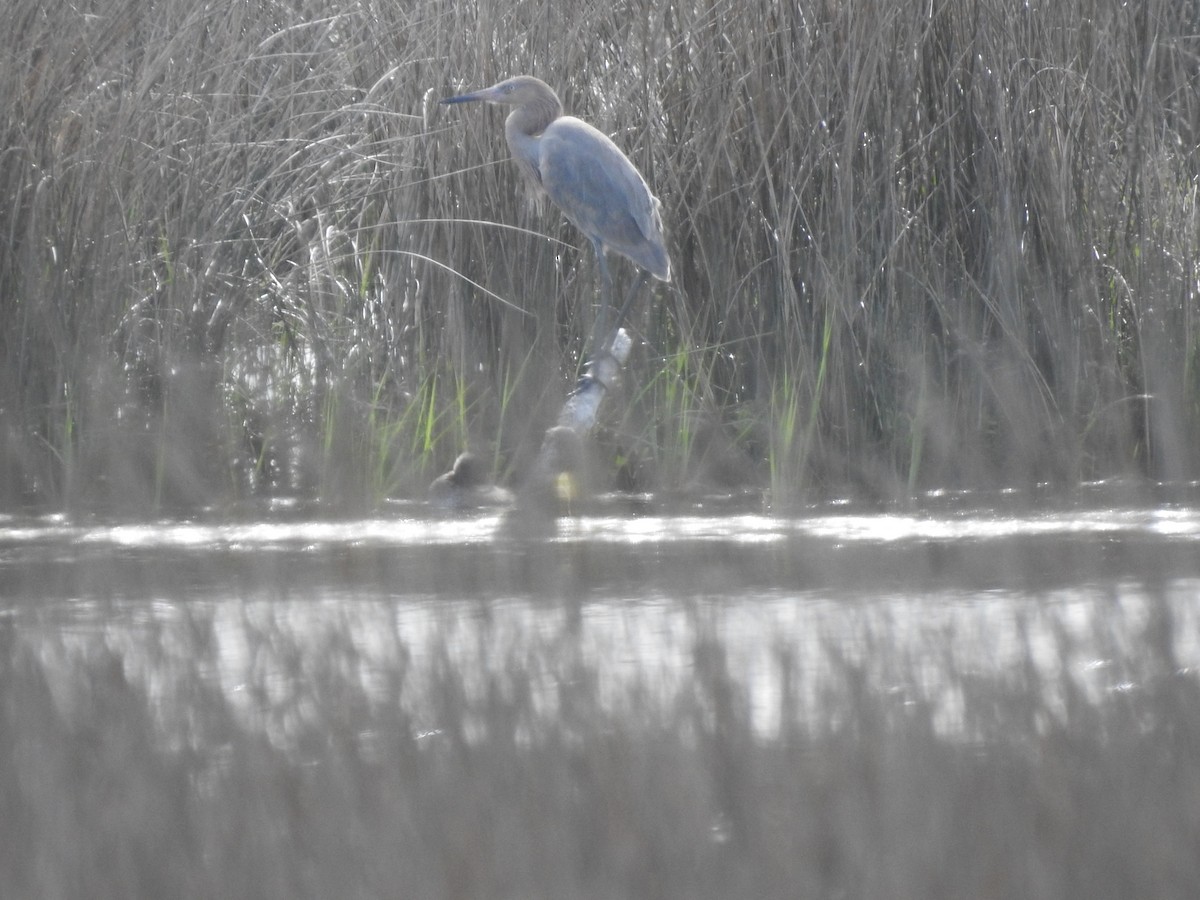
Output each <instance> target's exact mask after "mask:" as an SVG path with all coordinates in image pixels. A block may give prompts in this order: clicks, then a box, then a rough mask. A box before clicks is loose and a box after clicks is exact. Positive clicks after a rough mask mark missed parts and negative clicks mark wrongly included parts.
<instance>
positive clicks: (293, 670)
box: [0, 509, 1200, 733]
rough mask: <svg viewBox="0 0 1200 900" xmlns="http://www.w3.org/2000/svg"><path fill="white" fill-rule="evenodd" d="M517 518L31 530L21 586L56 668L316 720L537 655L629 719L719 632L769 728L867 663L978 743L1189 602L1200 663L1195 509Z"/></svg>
mask: <svg viewBox="0 0 1200 900" xmlns="http://www.w3.org/2000/svg"><path fill="white" fill-rule="evenodd" d="M499 522H500V519H499V517H497V516H495V515H486V516H476V517H470V518H428V517H426V516H423V515H421V516H418V515H410V516H400V517H396V518H375V519H365V520H355V521H319V522H313V521H259V522H248V523H234V524H229V523H219V524H212V523H202V522H199V523H198V522H159V523H140V524H128V523H122V524H100V525H79V524H74V523H71V522H68V521H67V520H65V519H62V518H48V519H38V520H31V521H17V520H10V521H8V522H7V523H5V527H4V528H3V530H0V548H2V550H0V583H3V584H4V585H5V586H6V591H5V593H6V596H8V597H9V598H10V600H9V605H8V613H7V614H8V616H9V619H10V623H11V624H12V625H13V626H15V628H16V631H17V633H18V634H19V635H20V637H21V640H22V641H24V642H26V643H27V644H29V645H30V646H31V647H35V648H37V653H38V654H39V656H40V657H41V658H43V660H44V661H46V662H47V663H49V668H50V669H51V670H53V669H54V667H55V665H54V662H53V660H54V658H55V656H56V654H65V655H66V656H69V655H70V654H72V653H82V652H86V650H85V648H86V647H87V645H88V644H89V643H92V642H98V643H100V644H102V645H103V646H105V647H106V648H109V649H111V650H116V651H119V654H120V656H121V658H122V659H123V661H124V666H125V668H126V672H127V674H128V675H129V676H130V677H131V678H133V679H134V680H136V681H137V682H138V683H140V684H142V685H143V686H144V687H145V689H146V690H147V692H148V693H149V694H150V695H151V696H153V697H155V698H157V699H158V701H159V703H160V706H161V708H163V709H169V708H171V707H172V706H177V705H179V704H186V698H184V697H181V696H180V695H179V692H180V690H182V689H181V688H180V687H179V686H177V685H173V683H172V681H173V675H174V674H179V673H182V674H183V675H185V676H188V677H190V676H191V675H193V674H195V673H194V669H193V667H194V666H195V665H203V666H204V667H206V671H207V676H208V677H209V678H210V679H211V680H212V682H213V683H214V684H215V685H218V686H219V688H220V690H221V692H222V693H223V695H224V696H225V697H226V698H227V700H228V701H229V703H230V704H231V708H233V709H236V710H238V711H239V712H240V714H241V715H242V716H243V717H244V720H245V721H246V722H251V721H253V720H254V719H255V717H258V716H261V717H262V720H263V723H264V724H271V723H272V722H275V723H276V724H278V722H277V721H276V720H279V721H287V720H288V717H289V716H296V715H302V709H290V710H289V697H291V696H292V695H293V694H294V693H295V692H296V691H297V689H298V686H299V685H303V684H305V683H311V682H312V681H313V680H314V679H316V678H317V676H318V674H320V673H319V672H317V671H315V669H319V670H321V671H322V672H324V671H325V670H326V668H327V667H329V666H331V665H335V664H336V665H339V666H341V667H342V669H341V671H340V672H339V673H338V675H339V677H341V678H346V679H350V680H352V681H353V682H354V683H355V684H356V685H357V687H358V688H360V689H361V692H362V696H363V697H364V698H366V699H367V700H375V701H379V702H382V701H383V699H384V698H385V697H390V696H392V694H391V693H388V692H387V691H383V688H384V687H388V686H389V685H388V679H389V678H396V677H402V678H403V679H404V682H405V689H404V695H405V698H406V702H407V703H408V704H409V713H410V714H412V715H413V716H416V717H418V718H419V717H421V716H422V715H426V716H428V715H429V713H428V710H423V709H422V708H421V704H422V703H423V702H424V700H425V699H427V698H428V696H429V694H430V692H431V691H432V687H431V684H432V682H433V680H434V679H435V678H436V675H437V670H438V667H439V666H442V667H444V666H447V665H449V666H451V667H453V668H455V669H457V670H459V671H462V672H466V673H477V677H475V678H474V679H471V678H468V679H467V680H466V682H464V685H463V687H464V689H465V690H468V691H475V692H485V691H486V690H488V689H489V686H491V685H492V681H491V680H490V679H492V678H493V676H494V675H495V674H496V673H497V672H503V671H505V669H506V667H510V666H512V665H513V664H515V663H519V664H520V665H521V666H522V667H523V668H524V669H527V670H528V672H529V673H531V674H530V681H529V684H528V685H527V688H528V690H530V691H533V692H534V693H535V694H536V695H537V696H538V697H539V708H541V709H543V710H545V711H546V712H547V713H548V714H552V713H553V712H554V709H555V700H554V696H555V693H556V692H557V691H559V690H561V687H562V684H563V681H564V679H567V680H569V677H570V676H569V673H570V672H572V671H580V670H587V671H590V672H593V673H594V677H595V679H596V680H597V684H596V686H597V689H598V692H599V694H598V695H599V696H600V697H602V698H604V700H605V702H606V703H609V704H611V705H615V704H619V703H620V702H621V698H622V697H623V696H626V695H627V694H628V692H629V691H630V690H637V691H642V692H650V693H652V694H654V695H656V696H659V697H661V698H670V697H672V696H675V695H677V694H679V693H680V692H681V691H684V690H685V689H686V686H687V684H688V682H689V680H690V679H691V678H692V677H693V676H694V672H693V667H694V666H695V653H696V648H697V647H698V646H701V645H703V644H704V643H705V642H706V641H710V640H717V641H719V642H720V644H721V646H722V651H723V653H724V665H726V666H727V667H728V671H729V672H730V673H731V674H733V675H734V676H735V677H736V679H737V681H738V682H739V683H740V684H741V685H743V688H744V690H745V692H746V700H747V703H748V706H749V709H750V710H751V711H752V717H753V721H754V724H755V727H756V728H757V729H759V730H760V731H761V732H763V733H773V732H776V731H778V729H779V728H780V727H781V726H782V725H783V724H786V723H787V722H790V721H792V720H793V719H798V720H803V721H808V722H809V723H810V724H811V719H812V715H813V713H814V711H816V710H818V709H825V708H826V706H827V704H825V703H824V699H825V698H824V697H823V694H822V691H823V690H824V685H823V680H822V679H823V677H824V676H825V675H827V674H828V673H829V672H830V671H831V667H833V668H837V667H842V668H844V667H845V666H847V665H852V666H855V667H858V668H860V669H861V670H862V671H863V672H864V673H865V674H867V675H868V676H869V677H870V680H871V683H872V684H874V686H875V688H876V689H879V690H901V687H900V684H901V683H902V682H903V681H904V680H905V678H907V677H908V676H909V675H911V674H912V672H913V671H918V672H919V675H920V677H919V678H918V679H917V680H916V683H915V684H907V685H905V686H904V687H903V690H904V691H907V692H912V691H919V692H920V696H913V697H912V698H911V700H912V702H921V703H930V704H933V705H934V706H936V708H937V709H938V721H939V722H940V723H941V726H942V727H944V728H946V729H948V730H951V731H953V730H956V729H961V728H962V726H963V723H962V721H961V704H960V703H959V702H958V700H957V699H956V697H955V691H956V688H957V685H958V682H959V680H960V678H961V675H962V673H964V672H974V673H990V674H996V673H1003V672H1005V671H1015V670H1017V669H1018V668H1019V667H1021V666H1023V665H1027V664H1029V663H1030V662H1032V663H1033V664H1034V665H1036V667H1037V668H1038V669H1039V671H1040V672H1041V673H1042V676H1043V677H1045V679H1046V682H1047V683H1048V684H1058V683H1059V682H1058V681H1057V679H1056V675H1057V673H1056V672H1055V671H1054V670H1055V667H1060V666H1063V665H1068V666H1071V667H1073V669H1074V670H1075V671H1074V675H1076V676H1078V679H1079V683H1080V684H1081V685H1083V686H1084V688H1085V689H1086V690H1087V691H1089V692H1091V693H1092V694H1093V695H1095V696H1097V697H1098V696H1099V695H1100V693H1102V692H1103V691H1106V690H1113V689H1115V684H1116V683H1115V682H1113V681H1112V678H1114V677H1117V676H1116V675H1114V672H1115V671H1116V669H1114V667H1113V666H1112V665H1110V664H1109V663H1110V659H1109V658H1110V657H1111V656H1114V655H1117V656H1119V655H1120V654H1121V653H1122V652H1124V651H1125V650H1126V649H1127V647H1128V644H1129V643H1130V642H1131V641H1134V640H1136V639H1137V636H1138V635H1141V634H1142V633H1143V632H1144V631H1145V629H1146V627H1147V622H1148V620H1149V619H1150V617H1151V616H1152V614H1153V610H1154V609H1155V608H1157V606H1158V605H1163V604H1165V607H1164V608H1165V609H1166V610H1167V612H1168V614H1169V616H1170V618H1171V621H1172V622H1173V623H1174V624H1175V627H1174V629H1173V631H1172V634H1173V637H1172V642H1173V643H1172V648H1171V651H1172V653H1173V654H1174V657H1175V658H1176V659H1177V660H1178V661H1179V662H1180V664H1181V665H1186V666H1194V665H1196V664H1197V662H1198V659H1197V653H1198V651H1197V646H1196V638H1195V635H1196V634H1197V633H1200V632H1198V631H1197V628H1196V624H1197V623H1196V621H1195V617H1196V611H1195V607H1194V604H1193V603H1191V602H1190V601H1191V600H1192V599H1193V598H1194V597H1195V596H1197V595H1198V593H1200V591H1198V588H1200V580H1198V577H1200V564H1198V562H1197V557H1198V556H1200V554H1197V552H1196V550H1197V547H1198V546H1200V515H1198V514H1197V512H1196V511H1194V510H1180V509H1151V510H1125V511H1105V512H1095V511H1093V512H1077V511H1072V512H1069V513H1053V514H1045V515H1036V516H1027V517H1014V516H990V515H982V514H962V515H952V516H941V517H939V516H921V515H851V514H826V515H814V516H811V517H808V518H792V519H781V518H773V517H769V516H763V515H739V516H731V517H720V518H718V517H711V516H700V515H692V516H671V517H662V516H644V517H640V518H604V517H595V518H574V519H563V520H560V522H559V527H558V531H557V535H554V536H551V537H550V538H549V539H548V540H547V541H544V542H538V543H522V542H510V541H505V540H497V539H495V534H496V530H497V527H498V525H499ZM201 638H202V640H203V641H204V642H205V644H206V646H204V647H202V648H197V647H196V646H194V644H195V642H196V641H197V640H199V639H201ZM881 648H886V652H883V653H880V652H879V651H880V650H881ZM1064 649H1066V650H1068V651H1069V653H1067V654H1066V655H1064ZM397 666H400V667H401V668H402V669H403V671H402V672H399V673H398V672H397ZM889 666H890V667H892V668H893V671H889ZM314 667H315V669H314ZM326 674H328V673H327V672H326ZM185 680H186V679H185ZM790 680H796V683H795V684H793V683H790ZM785 681H789V683H786V684H785V683H784V682H785ZM798 688H802V689H798ZM476 699H478V698H476ZM1046 699H1047V702H1052V699H1053V698H1046ZM282 710H287V714H286V715H284V714H283V713H282V712H281V711H282ZM273 727H274V726H273ZM431 727H432V726H431Z"/></svg>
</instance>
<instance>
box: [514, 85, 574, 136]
mask: <svg viewBox="0 0 1200 900" xmlns="http://www.w3.org/2000/svg"><path fill="white" fill-rule="evenodd" d="M562 111H563V109H562V104H561V103H560V102H559V100H558V97H556V96H554V94H550V95H549V96H545V97H538V98H537V99H536V100H528V101H526V102H525V103H522V104H521V105H520V106H518V107H517V108H516V109H514V110H513V111H512V112H511V113H509V114H508V118H507V119H505V120H504V133H505V135H506V136H507V137H508V139H509V140H510V141H511V140H512V139H513V136H514V135H524V136H525V137H536V136H537V135H539V134H541V133H542V132H543V131H545V130H546V126H547V125H549V124H550V123H551V122H553V121H554V120H555V119H557V118H558V117H559V116H561V115H562Z"/></svg>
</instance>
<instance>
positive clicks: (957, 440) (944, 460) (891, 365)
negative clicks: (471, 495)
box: [0, 0, 1200, 510]
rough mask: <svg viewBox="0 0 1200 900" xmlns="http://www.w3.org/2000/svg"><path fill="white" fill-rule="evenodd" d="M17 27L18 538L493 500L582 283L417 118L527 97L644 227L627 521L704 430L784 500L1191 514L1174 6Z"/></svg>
mask: <svg viewBox="0 0 1200 900" xmlns="http://www.w3.org/2000/svg"><path fill="white" fill-rule="evenodd" d="M12 7H13V8H12V10H11V14H10V17H9V19H10V25H9V27H8V28H6V29H5V32H4V34H3V36H2V37H0V85H2V87H0V92H2V95H0V99H2V102H0V110H2V111H3V112H2V113H0V117H2V118H0V130H2V131H3V135H4V140H3V147H4V151H3V152H4V156H3V166H2V168H0V226H2V229H3V233H4V235H5V241H4V243H3V247H2V248H0V302H2V305H0V396H2V397H3V398H4V399H3V425H2V428H3V435H2V440H0V476H2V477H0V485H3V488H2V489H3V491H4V502H5V503H7V504H10V505H11V504H14V503H18V502H49V503H56V504H57V503H63V502H66V503H72V504H78V505H87V506H105V505H114V506H125V507H128V508H130V509H135V510H136V509H147V508H152V507H160V508H161V507H164V506H174V505H179V506H194V505H197V504H213V503H221V502H224V501H232V500H237V499H239V498H242V497H245V496H248V495H252V494H254V493H256V492H260V491H269V492H281V491H282V492H295V493H305V494H311V495H316V496H318V497H320V498H321V499H324V500H327V501H330V502H333V503H338V502H345V503H367V504H370V503H373V502H376V501H378V500H379V499H380V496H379V495H380V494H381V493H388V494H390V493H397V492H398V493H411V492H416V491H417V490H419V489H420V487H421V485H422V484H423V483H424V479H425V478H426V476H427V475H428V474H430V473H432V472H434V471H436V470H438V469H439V468H441V467H444V466H445V465H447V464H448V463H449V461H450V459H452V458H453V456H454V455H455V454H456V453H457V452H458V451H459V450H461V449H462V445H463V443H464V442H478V443H482V444H484V445H486V446H490V447H494V448H495V454H496V458H497V460H498V466H497V469H498V470H501V471H511V470H512V469H513V468H514V467H516V468H519V462H518V461H519V458H520V457H521V455H522V454H521V451H523V450H524V449H525V448H526V447H527V445H528V444H530V443H536V435H537V434H538V432H539V430H540V429H541V428H542V427H544V426H545V425H546V424H547V422H548V421H549V420H550V418H551V417H552V416H553V413H554V410H555V409H556V407H557V404H558V403H559V402H560V401H561V397H562V395H563V393H564V391H565V390H566V389H567V388H568V386H569V385H570V383H571V381H572V379H573V377H574V374H575V372H576V371H577V368H578V364H579V357H580V346H581V342H582V340H583V336H584V335H586V334H587V333H588V326H589V321H590V316H591V307H592V305H593V302H594V300H595V295H594V272H593V265H594V264H593V261H592V260H591V259H590V256H589V252H590V251H588V250H587V249H586V248H584V247H583V246H582V244H583V242H582V241H581V239H580V237H579V235H578V234H576V233H575V232H573V231H572V229H571V228H570V227H569V226H567V225H566V224H565V223H564V222H563V221H562V220H561V217H560V216H558V215H557V214H556V213H554V212H553V211H545V212H543V213H541V214H539V213H537V212H535V211H533V210H532V209H530V208H528V207H527V206H526V205H525V204H524V201H523V200H522V199H521V197H520V190H519V185H518V179H517V178H516V177H515V173H514V170H513V168H512V167H511V166H510V165H509V164H508V163H507V162H506V160H505V157H506V149H505V148H504V146H503V141H502V137H501V127H500V126H501V120H500V116H499V115H498V114H496V113H495V112H494V111H489V110H472V111H470V112H469V113H465V112H462V111H458V112H456V113H454V114H447V113H446V112H445V111H444V110H441V109H439V108H438V107H437V105H436V100H437V98H438V97H440V96H442V95H443V94H445V93H448V92H450V91H451V90H452V89H454V88H456V87H458V86H459V85H461V84H463V83H469V84H482V83H490V82H492V81H494V80H497V79H498V78H499V77H501V76H504V75H508V74H511V73H513V72H518V71H532V72H534V73H535V74H539V75H541V76H543V77H545V78H546V79H547V80H549V81H550V82H552V83H553V84H554V85H556V86H557V87H558V88H559V89H560V91H561V94H562V96H563V99H564V101H565V103H566V106H567V108H568V109H569V110H571V111H573V112H576V113H578V114H580V115H582V116H584V117H586V118H588V119H590V120H592V121H594V122H595V123H596V124H597V125H598V126H599V127H601V128H602V129H604V130H606V131H610V132H613V133H614V134H615V135H616V137H617V139H618V141H619V143H620V144H621V145H622V146H623V147H624V148H626V150H627V151H628V152H629V153H630V155H631V156H632V158H633V159H634V160H635V162H636V163H637V164H638V166H639V167H640V168H641V169H642V170H643V171H644V172H645V174H646V176H647V178H648V180H649V181H650V183H651V184H652V185H653V186H654V188H655V190H656V192H657V193H658V194H659V195H660V196H661V198H662V200H663V202H664V205H665V209H664V213H665V215H664V218H665V220H666V221H667V222H668V223H669V229H670V246H671V251H672V255H673V258H674V262H675V271H676V273H677V278H676V280H675V282H674V283H673V284H672V285H671V286H669V287H664V286H660V287H659V288H658V289H657V291H656V293H655V295H654V297H653V299H652V300H648V301H645V302H644V303H643V305H642V308H641V309H640V310H638V311H637V313H636V314H635V318H634V323H635V325H636V327H637V329H638V331H639V333H640V334H641V336H643V337H645V338H646V340H647V342H648V345H647V346H648V350H647V352H646V353H644V354H642V355H641V356H640V358H639V359H640V361H639V362H638V365H637V367H636V368H635V369H634V370H633V371H631V372H630V373H629V375H628V381H629V382H630V383H632V384H633V385H635V386H637V387H638V388H639V389H640V387H641V386H643V385H650V384H656V383H657V384H659V385H662V384H666V383H667V382H668V381H669V380H670V379H672V378H675V377H677V374H676V372H675V369H674V367H675V366H676V365H677V363H678V361H679V360H681V359H682V360H686V362H687V365H688V372H687V374H686V375H685V376H684V378H685V381H687V382H688V383H689V389H688V392H687V395H685V396H681V395H678V394H672V393H671V392H670V391H664V390H659V389H657V388H655V389H650V390H645V391H639V390H638V389H635V393H634V396H635V398H636V399H635V401H634V402H636V403H637V404H640V405H641V409H637V410H633V411H632V412H630V416H631V418H630V420H629V421H630V422H632V423H633V430H632V432H630V433H622V432H620V431H617V432H616V433H615V434H614V435H613V436H612V439H611V442H610V446H611V448H613V452H614V453H615V452H618V451H619V452H625V448H626V446H627V445H628V444H629V443H630V442H633V443H637V444H639V445H640V446H643V447H645V448H648V452H647V453H646V454H645V455H644V458H643V459H642V461H641V463H640V466H639V471H640V472H641V473H642V474H641V475H640V476H639V477H640V478H641V479H642V480H643V481H644V483H646V484H649V485H652V486H661V485H678V484H680V483H682V482H684V481H686V480H687V479H688V478H690V474H689V472H690V468H689V464H688V461H689V456H690V453H691V450H690V447H691V438H690V435H689V432H688V430H687V427H688V426H687V424H686V423H688V422H689V421H692V420H693V419H695V418H696V417H697V416H702V417H703V418H704V420H705V421H707V422H710V423H711V424H712V426H713V427H714V428H717V429H725V436H726V438H727V439H728V440H729V441H731V442H732V443H734V444H735V445H736V446H737V449H738V451H739V452H742V453H744V454H748V455H749V456H750V457H751V458H752V459H753V460H754V463H755V465H756V466H757V467H758V469H757V470H758V471H761V470H762V469H764V468H765V469H767V470H769V473H770V475H769V481H770V483H771V485H772V486H773V487H775V488H776V489H778V490H780V491H782V492H785V493H788V492H790V493H792V494H794V495H803V494H804V493H805V492H809V491H814V490H815V491H834V492H843V491H849V492H851V493H864V494H871V495H876V496H884V497H893V496H902V495H905V494H907V493H911V492H913V491H916V490H919V489H921V488H923V487H928V486H931V485H936V486H944V485H955V486H961V487H971V486H974V487H981V486H993V485H997V484H1000V485H1014V484H1015V485H1024V484H1029V483H1034V482H1043V481H1050V482H1054V483H1057V484H1062V485H1066V486H1069V485H1070V484H1072V483H1074V482H1076V481H1077V480H1079V479H1088V478H1097V477H1104V476H1111V475H1129V474H1141V475H1146V476H1149V477H1151V478H1154V479H1158V480H1179V479H1188V478H1195V477H1196V474H1197V461H1198V454H1197V449H1196V448H1197V447H1200V427H1198V426H1200V403H1198V400H1197V397H1198V396H1200V391H1198V384H1200V382H1198V377H1197V371H1198V367H1197V353H1198V347H1200V325H1198V323H1197V316H1196V283H1197V271H1196V266H1197V260H1198V259H1200V247H1198V246H1197V235H1198V233H1200V230H1198V227H1197V202H1196V201H1197V194H1196V191H1197V188H1196V169H1195V166H1196V159H1197V154H1196V145H1197V142H1198V137H1197V134H1196V131H1195V123H1196V122H1197V121H1200V109H1197V103H1198V102H1200V101H1198V100H1197V97H1200V91H1198V90H1197V87H1198V85H1197V77H1198V76H1197V74H1196V69H1195V66H1194V65H1193V64H1192V63H1193V61H1194V58H1195V55H1196V50H1197V47H1196V41H1197V38H1196V37H1195V36H1196V35H1197V34H1198V33H1200V22H1197V21H1196V20H1195V18H1194V15H1195V10H1194V7H1193V6H1192V5H1190V4H1178V3H1170V2H1167V0H1149V2H1146V3H1140V4H1122V3H1117V2H1102V3H1099V4H1095V3H1083V2H1065V3H1055V4H1024V5H1021V4H1017V5H1014V4H1011V3H1002V2H996V0H969V2H954V3H934V4H929V3H925V2H904V3H866V4H863V3H853V4H847V3H833V4H828V3H825V4H805V3H800V4H778V3H774V2H766V0H763V2H760V3H751V4H750V5H749V6H747V5H746V4H745V3H743V2H740V0H739V2H737V3H734V2H720V0H718V2H712V3H701V4H691V5H688V4H678V3H655V4H649V3H645V4H641V5H638V4H635V5H634V6H632V7H628V6H621V5H619V4H606V3H589V4H585V5H584V6H582V7H580V8H579V9H577V10H574V11H572V12H571V13H569V14H568V13H567V12H566V11H565V10H564V9H563V8H562V7H561V6H559V5H556V4H553V3H547V2H544V0H512V2H509V3H507V4H501V5H499V6H496V5H492V4H488V3H466V4H462V3H457V4H448V3H445V2H442V0H423V2H416V3H408V4H398V3H390V2H378V0H367V2H362V3H356V4H351V5H349V6H345V5H341V6H337V5H326V4H323V3H301V4H289V3H276V2H263V3H252V4H239V5H237V6H236V7H235V8H224V7H220V8H218V7H205V6H199V7H197V6H196V5H195V4H193V3H184V2H179V0H91V2H88V3H84V4H82V5H81V4H73V5H59V6H53V5H47V4H43V3H40V2H37V0H15V3H14V4H12ZM619 266H620V267H621V268H624V265H623V264H619ZM626 277H628V274H627V273H626ZM693 402H695V403H696V404H698V405H697V406H695V407H692V406H691V404H692V403H693ZM660 404H665V407H664V406H662V405H660ZM700 404H703V405H700ZM414 406H415V407H416V410H415V411H414V410H413V407H414ZM501 409H502V410H503V411H502V413H501V412H500V410H501ZM501 415H502V417H503V424H502V425H501V422H500V421H499V419H500V417H501ZM619 419H620V416H618V420H619ZM747 420H754V421H753V427H747V426H746V423H747ZM651 422H657V423H660V426H661V427H660V428H659V429H658V430H657V433H656V434H655V437H654V440H653V441H646V440H645V439H644V434H642V432H643V431H644V430H645V429H646V428H647V427H648V426H647V424H646V423H651ZM673 427H674V428H675V429H677V430H675V431H674V432H673V431H672V428H673ZM751 468H752V469H753V468H754V466H752V467H751ZM364 472H369V473H371V474H370V475H369V476H366V477H364V476H363V474H362V473H364Z"/></svg>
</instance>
